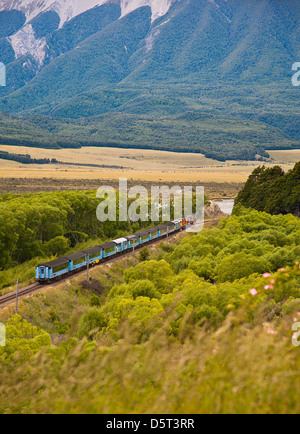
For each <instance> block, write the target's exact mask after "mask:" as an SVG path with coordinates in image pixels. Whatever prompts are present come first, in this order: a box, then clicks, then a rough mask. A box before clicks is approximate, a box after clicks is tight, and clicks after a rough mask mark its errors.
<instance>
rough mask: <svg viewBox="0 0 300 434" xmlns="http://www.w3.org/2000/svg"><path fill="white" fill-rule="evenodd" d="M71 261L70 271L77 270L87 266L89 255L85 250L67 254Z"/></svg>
mask: <svg viewBox="0 0 300 434" xmlns="http://www.w3.org/2000/svg"><path fill="white" fill-rule="evenodd" d="M65 257H66V258H67V259H68V261H69V271H70V272H73V271H77V270H79V269H80V268H84V267H86V266H87V255H86V254H85V252H77V253H73V254H72V255H69V256H65Z"/></svg>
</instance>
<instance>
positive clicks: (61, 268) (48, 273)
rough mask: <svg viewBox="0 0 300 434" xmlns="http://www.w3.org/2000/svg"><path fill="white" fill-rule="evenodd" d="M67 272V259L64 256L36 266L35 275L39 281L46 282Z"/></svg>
mask: <svg viewBox="0 0 300 434" xmlns="http://www.w3.org/2000/svg"><path fill="white" fill-rule="evenodd" d="M68 273H69V260H68V259H67V258H66V257H64V258H59V259H55V260H54V261H50V262H46V263H45V264H41V265H39V266H38V267H37V268H36V276H35V277H36V279H37V280H38V281H39V282H40V283H47V282H50V281H51V280H57V279H59V278H60V277H61V276H64V275H67V274H68Z"/></svg>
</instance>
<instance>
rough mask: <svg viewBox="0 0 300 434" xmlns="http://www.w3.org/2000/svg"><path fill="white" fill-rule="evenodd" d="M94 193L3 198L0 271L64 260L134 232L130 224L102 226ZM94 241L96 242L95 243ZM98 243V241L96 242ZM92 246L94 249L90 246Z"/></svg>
mask: <svg viewBox="0 0 300 434" xmlns="http://www.w3.org/2000/svg"><path fill="white" fill-rule="evenodd" d="M98 205H99V199H97V198H96V194H95V192H93V191H89V192H82V191H81V192H76V191H73V192H55V193H38V194H25V195H14V194H8V195H3V196H2V197H1V198H0V252H1V253H0V269H1V268H2V269H4V270H6V269H8V268H10V267H13V266H15V265H17V264H20V263H23V262H25V261H28V260H29V261H30V260H31V259H33V258H35V257H41V256H42V257H51V256H63V255H64V254H65V253H66V252H67V251H68V250H69V249H70V247H72V248H75V247H76V245H77V244H78V243H82V247H84V245H83V243H84V242H87V239H89V241H88V242H87V246H86V247H91V246H92V245H95V244H101V241H100V240H101V239H102V240H103V241H104V240H107V239H113V238H116V237H117V236H118V234H119V233H123V234H124V232H127V233H128V232H129V233H130V232H131V233H132V232H133V231H134V230H138V228H139V226H140V224H138V226H136V225H133V226H131V224H130V223H129V222H108V223H106V224H103V223H100V222H99V221H98V220H97V217H96V209H97V206H98ZM93 239H94V241H92V240H93ZM95 240H97V241H95ZM88 243H90V245H88Z"/></svg>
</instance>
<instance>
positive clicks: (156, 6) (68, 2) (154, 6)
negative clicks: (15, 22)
mask: <svg viewBox="0 0 300 434" xmlns="http://www.w3.org/2000/svg"><path fill="white" fill-rule="evenodd" d="M110 2H114V3H115V2H119V3H120V7H121V10H122V17H123V16H125V15H127V14H128V13H130V12H132V11H134V10H135V9H138V8H140V7H142V6H150V7H151V10H152V20H153V21H154V20H155V19H156V18H158V17H160V16H163V15H165V14H166V13H167V12H168V10H169V8H170V6H171V4H172V3H173V2H174V0H84V1H83V0H0V11H3V10H13V9H16V10H19V11H22V12H24V14H25V15H26V19H27V22H30V21H31V20H32V19H33V18H35V17H36V16H37V15H39V14H40V13H43V12H47V11H49V10H53V11H55V12H56V13H57V14H58V15H59V17H60V27H62V26H63V25H64V23H65V22H66V21H69V20H70V19H72V18H74V17H76V16H77V15H80V14H81V13H83V12H85V11H87V10H89V9H92V8H94V7H96V6H101V5H103V4H105V3H110Z"/></svg>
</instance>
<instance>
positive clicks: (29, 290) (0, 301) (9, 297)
mask: <svg viewBox="0 0 300 434" xmlns="http://www.w3.org/2000/svg"><path fill="white" fill-rule="evenodd" d="M220 220H221V219H215V220H205V221H204V224H209V223H218V222H219V221H220ZM176 235H178V232H176V233H174V234H169V237H170V238H172V237H174V236H176ZM160 241H162V238H160V239H158V240H153V241H152V242H150V243H149V244H147V245H153V244H157V243H158V242H160ZM142 247H145V245H141V246H137V248H136V251H137V250H139V249H140V248H142ZM132 253H133V252H132V251H130V252H126V253H125V254H123V255H122V256H117V257H115V258H111V259H110V258H109V259H108V260H106V261H105V262H101V264H102V265H103V264H108V263H113V262H115V261H117V260H118V259H121V258H124V257H126V256H129V255H132ZM101 264H99V265H101ZM85 273H86V269H84V270H80V271H78V272H77V273H75V274H73V276H74V277H75V276H76V275H77V276H78V275H80V274H85ZM71 277H72V276H66V277H65V278H63V279H61V280H58V281H54V282H51V283H49V284H46V285H40V284H39V283H33V284H31V285H28V286H26V287H25V288H21V289H20V290H19V291H18V294H17V291H14V292H10V293H8V294H6V295H3V296H2V297H0V309H3V308H4V307H7V306H8V305H9V304H12V303H15V302H16V301H17V296H18V299H22V298H23V297H26V296H29V295H30V294H33V293H35V292H36V291H38V290H42V289H45V288H49V287H53V286H56V285H59V284H61V283H62V282H64V281H66V280H68V279H70V278H71Z"/></svg>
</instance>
